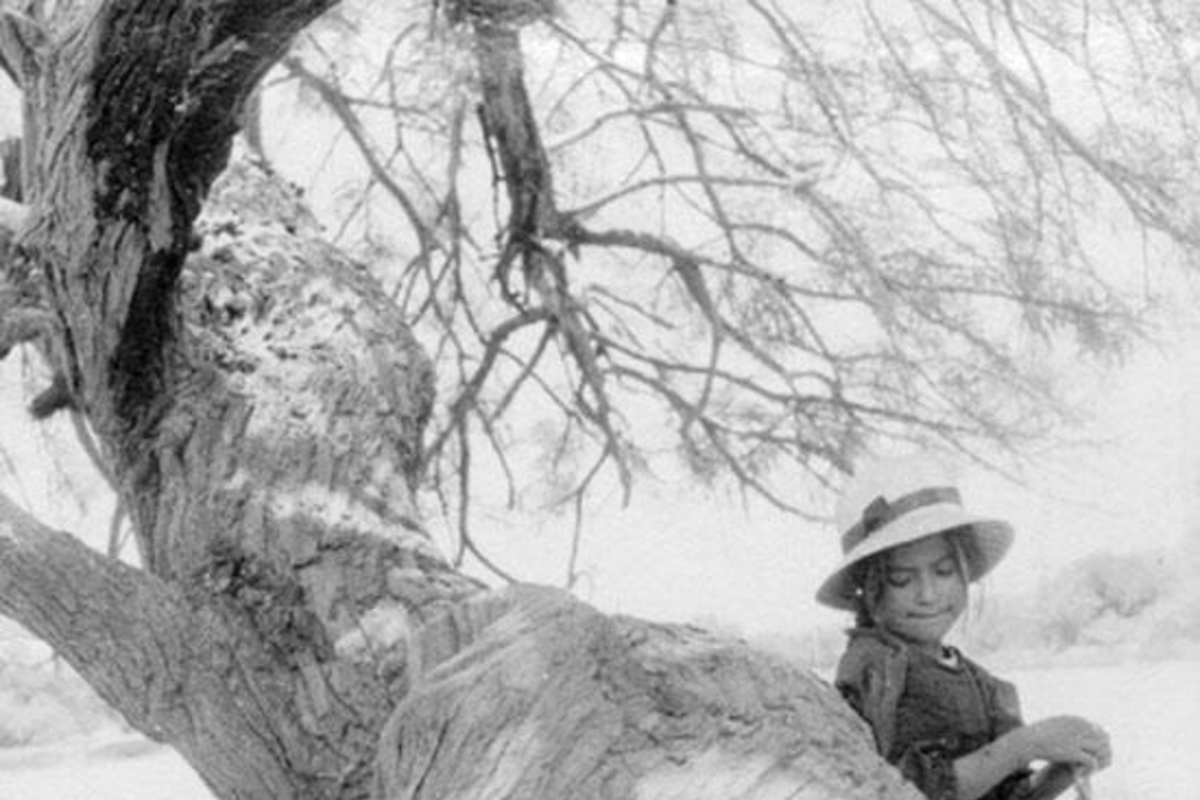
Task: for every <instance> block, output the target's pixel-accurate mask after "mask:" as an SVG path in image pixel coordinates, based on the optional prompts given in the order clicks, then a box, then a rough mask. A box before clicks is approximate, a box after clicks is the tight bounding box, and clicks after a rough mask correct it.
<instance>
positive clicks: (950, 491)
mask: <svg viewBox="0 0 1200 800" xmlns="http://www.w3.org/2000/svg"><path fill="white" fill-rule="evenodd" d="M939 503H954V504H955V505H960V506H961V505H962V498H961V497H960V496H959V494H958V490H957V489H955V488H953V487H949V486H933V487H929V488H926V489H918V490H917V491H915V492H911V493H909V494H905V495H901V496H900V497H897V498H896V499H895V500H892V501H890V502H889V501H888V500H887V499H886V498H884V497H883V495H880V496H879V497H876V498H875V499H874V500H872V501H871V502H870V503H868V504H867V507H866V508H864V509H863V512H862V519H860V520H859V521H858V522H856V523H855V524H854V526H853V527H851V528H850V530H848V531H846V532H845V533H843V534H842V552H843V553H849V552H850V551H851V550H853V549H854V548H855V547H857V546H858V545H859V543H860V542H862V541H863V540H864V539H866V538H867V537H869V536H870V535H871V534H872V533H874V532H875V531H877V530H879V529H880V528H882V527H884V526H885V525H889V524H891V523H893V522H895V521H896V520H898V519H900V517H903V516H904V515H905V514H909V513H911V512H913V511H916V510H917V509H918V508H924V507H925V506H934V505H938V504H939Z"/></svg>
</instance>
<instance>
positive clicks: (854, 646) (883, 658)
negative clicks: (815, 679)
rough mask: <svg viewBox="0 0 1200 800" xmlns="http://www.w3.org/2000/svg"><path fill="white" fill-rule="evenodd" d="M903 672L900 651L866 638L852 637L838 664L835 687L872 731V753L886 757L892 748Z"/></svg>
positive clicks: (902, 659) (903, 667)
mask: <svg viewBox="0 0 1200 800" xmlns="http://www.w3.org/2000/svg"><path fill="white" fill-rule="evenodd" d="M906 668H907V667H906V659H905V656H904V653H903V652H902V651H899V650H897V649H895V648H893V647H890V646H889V645H888V644H887V643H885V642H882V641H879V640H878V639H875V638H873V637H869V636H856V635H852V636H851V639H850V643H849V644H848V645H847V646H846V652H845V653H844V654H843V655H842V658H841V660H840V661H839V662H838V670H837V677H836V679H835V685H836V686H837V689H838V691H839V692H841V695H842V697H844V698H845V699H846V702H847V703H849V704H850V707H851V708H853V709H854V710H855V712H857V713H858V715H859V716H860V717H862V718H863V719H864V720H865V721H866V723H867V724H868V725H869V726H870V727H871V732H872V734H873V735H874V737H875V749H876V750H878V751H879V753H880V755H883V756H885V757H886V756H887V754H888V751H889V750H891V748H892V740H893V735H894V733H895V729H896V706H897V704H898V703H899V702H900V693H901V692H902V691H903V689H904V673H905V670H906Z"/></svg>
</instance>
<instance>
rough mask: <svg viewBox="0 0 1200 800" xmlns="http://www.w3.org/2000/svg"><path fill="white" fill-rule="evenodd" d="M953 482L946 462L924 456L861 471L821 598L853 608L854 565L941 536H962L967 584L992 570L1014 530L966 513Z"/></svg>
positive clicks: (850, 489) (841, 514)
mask: <svg viewBox="0 0 1200 800" xmlns="http://www.w3.org/2000/svg"><path fill="white" fill-rule="evenodd" d="M954 484H955V481H954V478H953V475H952V474H951V473H950V471H949V470H948V469H946V467H945V466H944V465H943V464H941V463H939V462H937V461H935V460H934V459H932V458H928V457H925V456H910V457H907V458H895V459H888V460H880V461H877V462H874V463H871V464H869V465H866V466H865V467H864V468H863V469H860V470H859V471H858V473H857V474H855V476H854V478H853V479H852V480H851V481H850V483H849V485H848V486H847V487H846V489H845V491H844V492H843V493H842V497H841V499H840V500H839V501H838V505H837V510H836V512H835V515H834V516H835V519H836V522H837V529H838V531H839V532H840V533H841V537H842V553H843V558H842V563H841V564H840V565H838V568H837V570H836V571H835V572H834V573H833V574H832V575H830V576H829V577H828V578H827V579H826V580H825V582H824V583H822V584H821V588H820V589H819V590H818V591H817V600H818V601H819V602H821V603H824V604H825V605H827V606H832V607H834V608H841V609H846V610H848V611H853V610H855V608H856V604H855V593H856V592H857V590H858V586H857V585H856V583H855V580H854V574H853V573H854V570H853V567H854V566H855V565H856V564H859V563H860V562H862V561H863V560H864V559H867V558H869V557H871V556H873V555H875V554H876V553H882V552H883V551H884V550H889V549H891V548H893V547H897V546H899V545H902V544H907V543H908V542H913V541H916V540H918V539H923V538H925V537H926V536H932V535H934V534H937V533H953V534H954V535H957V536H961V537H962V543H963V545H964V546H963V551H964V554H965V555H966V561H967V572H968V575H967V579H968V581H976V580H979V579H980V578H982V577H983V576H984V575H986V574H987V573H988V572H989V571H991V569H992V568H993V567H994V566H996V564H997V563H999V562H1000V559H1002V558H1003V557H1004V554H1005V553H1007V552H1008V548H1009V547H1010V546H1011V545H1012V539H1013V530H1012V526H1011V525H1009V524H1008V523H1007V522H1003V521H1001V520H995V519H986V518H984V517H977V516H975V515H973V514H969V513H967V512H966V511H965V510H963V507H962V500H961V498H960V497H959V493H958V489H957V488H956V487H955V485H954Z"/></svg>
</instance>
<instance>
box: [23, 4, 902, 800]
mask: <svg viewBox="0 0 1200 800" xmlns="http://www.w3.org/2000/svg"><path fill="white" fill-rule="evenodd" d="M330 5H332V0H291V1H290V2H285V1H284V0H274V1H273V2H250V1H248V0H247V1H243V2H229V1H228V0H224V1H222V2H218V1H217V0H207V1H206V2H188V3H184V2H152V3H147V2H134V1H133V0H115V1H110V2H102V3H90V4H79V8H78V9H76V10H70V9H71V6H69V5H63V6H62V8H64V9H67V10H65V11H60V12H59V13H58V16H56V17H55V18H53V19H50V20H46V21H45V24H46V27H45V28H43V29H41V31H40V33H39V34H38V35H41V36H43V37H44V40H45V41H44V42H43V44H42V46H41V47H40V48H38V49H37V50H36V51H30V52H22V53H20V54H19V55H20V57H12V53H11V51H10V52H7V53H6V58H5V60H4V63H5V65H10V66H11V65H12V64H24V65H25V66H24V67H22V68H21V70H22V71H21V74H20V79H21V83H22V86H23V88H24V90H25V92H26V98H27V100H30V104H29V113H30V114H31V115H32V116H31V119H30V125H28V126H27V128H28V131H27V136H26V140H25V142H24V156H25V169H24V170H23V172H24V176H25V180H26V181H27V184H26V185H25V186H24V187H23V189H24V202H25V205H23V206H20V207H16V206H13V207H6V209H7V210H6V214H5V217H4V219H3V220H0V223H5V224H7V221H9V220H18V221H19V222H14V223H13V224H11V225H8V227H9V228H10V229H11V230H10V231H9V233H10V234H12V235H15V237H16V238H15V241H14V242H13V243H12V245H13V248H9V245H8V244H5V245H4V246H5V248H6V249H5V250H4V252H3V253H0V256H2V257H3V258H4V260H5V261H6V262H7V263H6V264H5V273H4V281H5V285H6V286H7V287H9V288H11V289H12V290H13V291H10V292H9V293H8V295H4V297H8V299H7V300H5V301H4V303H2V304H0V314H3V316H4V319H3V322H4V326H5V328H6V329H8V333H7V334H6V336H5V342H4V345H5V346H4V348H3V349H4V350H7V347H8V346H11V345H12V344H14V343H16V342H18V341H24V340H29V339H33V338H40V340H41V341H43V342H44V344H45V347H44V350H45V352H47V353H48V354H49V355H50V357H51V359H52V361H53V363H54V366H55V368H56V370H57V371H58V372H59V373H60V374H61V376H63V381H62V385H63V386H64V387H65V389H66V392H65V395H66V397H67V399H68V402H70V403H71V404H73V405H74V406H75V407H76V408H78V409H80V410H82V411H83V412H84V413H85V414H86V416H87V418H88V420H89V422H90V424H91V426H92V428H93V429H94V430H95V431H96V432H97V434H98V436H99V438H100V441H101V444H102V447H103V451H104V456H105V458H106V460H107V462H108V466H109V468H110V470H111V472H112V474H113V475H114V476H115V479H116V483H117V486H118V488H119V491H120V493H121V495H122V498H123V501H124V502H125V504H126V506H127V507H128V508H129V509H130V510H131V514H132V517H133V520H134V522H135V527H136V531H137V536H138V543H139V550H140V554H141V557H142V562H143V568H142V569H133V568H130V567H127V566H124V565H122V564H119V563H117V562H115V561H113V560H111V559H107V558H104V557H101V556H99V555H98V554H96V553H94V552H92V551H90V550H88V549H87V548H85V547H83V546H82V545H80V544H79V543H78V542H77V541H76V540H74V539H73V538H72V537H70V536H68V535H66V534H62V533H57V532H53V531H49V530H46V529H44V528H42V527H41V526H40V525H38V524H37V523H36V521H34V520H31V519H29V518H28V517H26V516H25V515H23V514H22V513H21V512H20V511H19V510H18V509H17V508H16V507H15V506H14V505H12V504H11V503H9V502H7V501H6V500H2V499H0V612H3V613H5V614H7V615H10V616H12V617H13V618H15V619H17V620H19V621H21V622H22V623H23V624H25V625H26V626H27V627H28V628H30V629H31V630H32V631H34V632H35V633H37V634H38V635H40V636H42V637H44V638H45V639H46V640H47V641H49V642H50V643H51V644H52V645H53V646H54V647H55V648H56V649H57V650H58V651H59V652H60V653H61V654H62V655H63V656H64V657H65V658H66V659H67V660H68V661H69V662H70V663H71V664H72V665H73V666H74V667H75V668H76V669H77V670H79V672H80V673H81V674H82V675H83V676H84V677H85V678H86V679H87V680H88V681H89V682H90V683H91V684H92V685H93V686H95V687H96V688H97V690H98V691H100V693H101V694H102V695H103V696H104V698H105V699H106V700H108V701H109V702H110V703H111V704H113V705H114V706H115V707H116V708H118V709H119V710H121V711H122V712H123V713H124V714H125V715H126V716H127V717H128V718H129V720H130V721H131V722H132V723H133V724H134V725H135V726H136V727H137V728H138V729H139V730H142V731H144V732H145V733H147V734H148V735H150V736H152V737H154V738H157V739H159V740H161V741H166V742H169V743H171V744H172V745H173V746H175V747H177V748H178V749H179V751H180V752H181V753H182V754H183V755H184V756H185V757H186V758H187V759H188V761H189V762H190V763H191V764H192V765H193V766H194V767H195V768H196V769H197V771H198V772H199V774H200V775H201V776H202V777H203V779H204V780H205V781H206V782H207V783H208V785H209V786H210V787H211V788H212V790H213V791H214V793H215V794H216V795H217V796H219V797H223V798H256V799H257V798H300V797H303V798H325V797H328V798H335V797H336V798H356V797H368V796H371V795H372V794H374V795H375V796H378V797H388V798H410V797H411V798H416V797H422V798H430V797H446V798H450V797H506V798H542V797H565V796H569V797H577V798H632V797H643V798H666V797H688V798H704V797H714V798H716V797H720V798H768V797H770V798H774V797H812V798H826V797H828V798H833V797H838V798H850V797H878V796H889V797H916V795H915V794H914V793H913V792H912V791H911V790H909V789H906V788H904V787H902V786H901V785H900V784H899V783H898V779H897V778H896V777H895V775H894V774H893V773H891V772H890V771H889V770H887V769H886V768H884V767H883V766H882V764H881V762H879V760H878V759H877V758H875V757H874V756H873V754H872V753H871V751H870V747H869V743H868V739H867V737H866V736H865V732H864V729H863V727H862V725H861V724H859V723H858V722H857V721H856V720H855V719H854V718H853V717H852V716H851V714H850V712H848V711H847V710H846V708H845V707H844V706H843V705H842V704H841V703H840V702H839V701H838V700H837V699H836V697H835V696H834V694H833V693H832V691H831V690H830V689H829V687H827V686H825V685H823V684H821V683H820V682H819V681H816V680H815V679H813V678H811V677H810V676H807V675H805V674H803V673H802V672H801V671H799V670H797V669H795V668H792V667H789V666H787V665H785V664H782V663H780V662H778V661H776V660H774V659H772V658H770V657H768V656H764V655H758V654H753V653H750V652H748V651H747V650H745V649H744V648H742V647H741V646H738V645H735V644H731V643H725V642H719V641H717V640H714V639H711V638H709V637H708V636H706V635H704V634H702V633H700V632H698V631H694V630H690V629H685V628H678V627H665V626H656V625H649V624H646V623H642V622H638V621H636V620H630V619H623V618H615V619H614V618H606V617H604V616H603V615H601V614H598V613H597V612H595V611H594V610H592V609H590V608H588V607H587V606H585V605H583V604H581V603H579V602H577V601H575V600H573V599H571V598H570V597H569V596H567V595H564V594H561V593H558V592H554V591H550V590H542V589H534V588H531V587H514V588H511V589H509V590H506V591H503V592H492V591H487V590H486V589H485V588H484V587H482V586H480V585H479V584H478V583H476V582H474V581H472V580H470V579H468V578H466V577H464V576H462V575H460V574H458V573H456V572H455V571H454V570H452V569H451V568H450V566H449V565H448V564H447V562H446V561H445V559H443V558H442V557H441V555H440V554H438V553H437V552H436V551H435V550H434V549H433V548H432V546H431V545H430V543H429V540H428V537H427V536H426V534H425V533H424V531H423V530H422V528H421V521H420V519H419V515H418V513H417V509H416V503H415V500H414V492H415V486H416V482H417V480H418V478H419V472H420V469H421V433H422V428H423V425H424V421H425V418H426V416H427V415H428V413H429V409H430V407H431V403H432V402H433V397H432V388H431V387H432V376H431V365H430V364H429V362H428V360H427V358H426V357H425V356H424V354H423V353H422V351H421V349H420V347H419V346H418V344H417V343H416V342H415V341H414V340H413V338H412V336H411V335H410V333H409V331H408V329H407V327H406V326H405V323H404V320H403V319H401V318H400V317H399V315H398V312H397V311H396V309H395V307H394V306H393V305H392V304H391V303H390V302H389V300H388V298H387V297H386V296H385V295H384V294H383V293H382V292H381V291H380V290H379V287H378V286H376V285H375V283H374V282H373V281H372V280H371V279H370V277H369V276H367V275H366V274H365V272H364V271H363V270H362V269H360V268H359V267H358V266H356V265H355V264H353V263H351V262H350V261H348V260H347V259H346V258H344V257H343V256H342V255H341V254H340V253H338V252H337V251H336V250H334V249H332V248H330V247H328V246H327V245H325V244H323V243H322V242H321V241H320V240H319V239H318V238H317V237H316V236H315V231H314V227H313V225H312V222H311V220H310V219H309V218H308V216H307V214H306V212H305V211H304V209H303V207H302V205H301V204H300V203H299V201H298V199H297V198H296V197H295V196H294V195H292V194H291V193H290V192H289V190H288V189H287V188H286V187H285V186H283V185H282V184H281V183H280V182H279V181H276V180H274V179H273V178H272V176H271V175H270V174H269V173H267V172H265V171H263V170H261V169H259V168H257V167H255V166H254V165H253V164H252V163H251V162H249V161H238V162H237V163H236V164H235V165H234V167H233V168H232V169H231V170H230V171H229V172H228V173H227V174H226V175H225V177H224V178H223V179H222V181H221V182H220V184H219V185H218V186H217V187H216V188H215V189H214V191H213V194H212V196H211V197H209V196H208V193H209V189H210V185H211V184H212V182H213V180H214V179H215V178H216V177H217V175H218V174H219V173H220V172H221V171H222V170H223V169H224V168H225V166H226V162H227V158H228V154H229V148H230V142H231V138H232V136H233V133H234V131H235V130H236V127H237V119H238V115H239V109H240V106H241V104H242V102H243V101H244V100H245V98H246V97H247V96H248V94H249V92H250V91H251V90H252V88H253V86H254V85H255V82H256V81H257V80H258V78H259V77H260V76H261V75H262V74H263V73H264V72H265V70H266V69H267V68H268V67H269V66H270V64H272V63H273V62H274V61H275V60H277V59H278V58H279V57H280V56H281V54H282V53H283V52H284V50H285V48H286V46H287V43H288V41H289V40H290V38H291V37H292V36H293V35H294V34H295V33H296V32H297V31H299V30H300V29H301V28H302V27H303V25H304V24H305V23H306V22H308V21H309V20H311V19H312V18H314V17H315V16H316V15H318V14H319V13H320V12H321V11H323V10H324V9H325V8H326V7H328V6H330ZM9 38H11V37H9ZM4 41H5V39H4V38H3V37H0V43H2V42H4ZM39 54H40V55H39ZM35 55H36V58H35ZM29 59H34V62H33V63H32V64H31V63H29ZM205 200H207V205H206V206H205V212H206V213H205V215H204V217H203V219H202V220H201V221H200V222H199V223H198V224H196V216H197V213H198V211H199V210H200V208H201V205H202V204H203V203H204V202H205ZM535 205H536V204H535ZM13 209H15V210H13ZM8 211H12V213H11V214H10V213H8ZM14 248H15V249H14ZM10 249H12V250H13V252H11V253H10V252H9V250H10ZM13 298H18V299H17V300H14V299H13ZM20 298H24V299H20ZM0 299H3V298H0ZM18 300H19V302H18ZM27 311H28V312H29V313H31V314H33V313H34V312H36V313H37V314H40V316H38V318H37V319H38V323H37V325H34V326H32V327H28V329H26V328H21V329H20V331H18V332H15V333H14V331H16V328H15V327H13V326H14V325H15V323H14V320H17V319H18V318H19V317H21V314H23V313H25V312H27ZM47 312H49V313H47Z"/></svg>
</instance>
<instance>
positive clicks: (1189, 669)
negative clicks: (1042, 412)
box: [0, 661, 1200, 800]
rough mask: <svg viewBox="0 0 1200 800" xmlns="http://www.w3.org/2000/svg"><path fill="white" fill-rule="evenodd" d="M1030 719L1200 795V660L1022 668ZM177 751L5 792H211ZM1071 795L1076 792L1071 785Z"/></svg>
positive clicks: (31, 774)
mask: <svg viewBox="0 0 1200 800" xmlns="http://www.w3.org/2000/svg"><path fill="white" fill-rule="evenodd" d="M1004 677H1006V678H1010V679H1012V680H1014V681H1015V682H1016V683H1017V685H1018V686H1019V687H1020V689H1021V694H1022V700H1023V703H1024V707H1025V715H1026V717H1027V719H1029V720H1033V719H1036V718H1038V717H1041V716H1045V715H1049V714H1056V713H1079V714H1083V715H1085V716H1088V717H1091V718H1093V719H1095V720H1096V721H1098V722H1100V723H1102V724H1103V725H1105V726H1106V727H1107V728H1108V729H1109V731H1110V733H1111V735H1112V737H1113V745H1114V749H1115V751H1116V762H1115V764H1114V766H1113V767H1112V768H1111V769H1109V770H1108V771H1106V772H1104V773H1101V774H1099V775H1097V776H1095V778H1094V780H1093V797H1094V798H1095V800H1189V799H1190V798H1200V768H1198V767H1197V765H1196V753H1197V752H1200V661H1168V662H1161V663H1134V664H1126V665H1121V666H1104V667H1062V668H1051V669H1040V670H1022V671H1018V672H1013V673H1008V674H1006V675H1004ZM211 797H212V796H211V795H210V794H209V793H208V791H207V790H206V789H205V788H204V786H203V785H202V784H201V783H200V781H199V779H198V778H197V777H196V775H195V773H193V772H192V771H191V769H190V768H189V767H188V766H187V765H186V764H184V763H183V761H182V760H181V759H179V758H178V757H177V756H176V755H175V754H174V753H173V752H172V751H170V750H167V749H164V748H161V747H158V746H155V745H152V744H150V743H147V742H144V741H141V740H137V739H133V738H130V737H115V736H113V735H109V736H104V737H91V738H88V739H83V740H79V741H72V742H65V743H62V744H58V745H55V746H51V747H42V748H14V749H8V750H0V800H152V799H153V800H159V798H171V800H211ZM1066 797H1070V795H1069V794H1068V795H1066Z"/></svg>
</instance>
